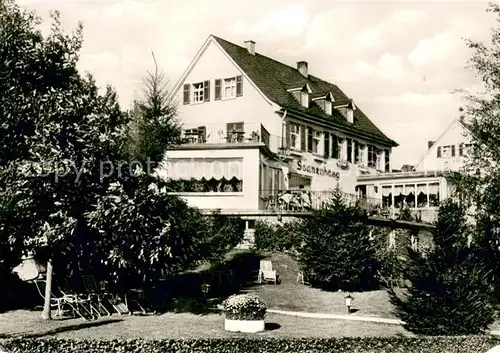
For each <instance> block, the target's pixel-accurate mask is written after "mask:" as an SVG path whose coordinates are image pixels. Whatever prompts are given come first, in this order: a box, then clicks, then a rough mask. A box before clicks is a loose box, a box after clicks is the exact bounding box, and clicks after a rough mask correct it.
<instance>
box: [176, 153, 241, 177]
mask: <svg viewBox="0 0 500 353" xmlns="http://www.w3.org/2000/svg"><path fill="white" fill-rule="evenodd" d="M166 169H167V177H168V178H169V179H174V180H189V179H196V180H201V179H206V180H210V179H212V178H213V179H216V180H220V179H223V178H224V179H226V180H231V179H232V178H237V179H239V180H242V179H243V159H242V158H172V159H167V163H166Z"/></svg>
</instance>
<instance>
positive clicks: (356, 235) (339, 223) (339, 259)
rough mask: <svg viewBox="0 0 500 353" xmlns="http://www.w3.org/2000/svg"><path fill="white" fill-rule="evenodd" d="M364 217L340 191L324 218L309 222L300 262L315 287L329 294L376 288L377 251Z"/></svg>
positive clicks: (326, 206) (326, 207) (333, 197)
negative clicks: (348, 203) (329, 292)
mask: <svg viewBox="0 0 500 353" xmlns="http://www.w3.org/2000/svg"><path fill="white" fill-rule="evenodd" d="M360 217H361V212H360V210H359V209H358V208H357V207H350V206H348V205H347V204H346V201H345V200H344V197H343V194H342V192H341V191H340V190H339V189H336V190H335V191H334V193H333V195H332V199H331V202H330V203H329V204H327V205H325V209H324V211H323V215H319V214H317V215H316V216H315V217H313V218H311V219H309V220H308V221H307V223H306V225H305V227H304V228H303V234H302V237H303V240H304V242H303V246H302V247H301V249H300V253H299V261H300V263H301V265H302V267H303V269H304V272H305V273H306V276H308V278H309V281H310V283H311V284H312V285H314V286H318V287H321V288H323V289H328V290H337V289H342V290H366V289H373V288H374V287H376V285H377V283H376V279H375V273H376V263H377V262H376V260H375V253H376V247H375V244H374V242H372V240H371V239H370V229H369V227H367V226H365V225H364V224H363V223H361V222H360Z"/></svg>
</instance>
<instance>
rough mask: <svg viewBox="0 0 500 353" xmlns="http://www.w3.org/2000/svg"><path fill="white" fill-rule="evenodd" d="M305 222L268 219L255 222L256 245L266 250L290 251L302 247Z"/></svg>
mask: <svg viewBox="0 0 500 353" xmlns="http://www.w3.org/2000/svg"><path fill="white" fill-rule="evenodd" d="M304 224H305V223H304V222H303V221H302V220H297V221H292V222H287V223H284V224H278V223H271V222H268V221H257V222H255V247H256V248H257V249H258V250H265V251H289V250H296V249H298V248H300V246H301V243H302V239H303V237H302V235H303V231H302V229H303V227H304Z"/></svg>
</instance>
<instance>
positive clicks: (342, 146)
mask: <svg viewBox="0 0 500 353" xmlns="http://www.w3.org/2000/svg"><path fill="white" fill-rule="evenodd" d="M337 138H338V144H339V160H341V161H346V160H347V156H346V154H347V146H346V139H345V138H344V137H337Z"/></svg>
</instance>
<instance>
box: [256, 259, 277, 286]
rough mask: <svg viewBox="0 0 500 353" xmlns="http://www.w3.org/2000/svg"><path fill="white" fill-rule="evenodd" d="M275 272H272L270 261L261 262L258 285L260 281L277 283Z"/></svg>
mask: <svg viewBox="0 0 500 353" xmlns="http://www.w3.org/2000/svg"><path fill="white" fill-rule="evenodd" d="M277 277H278V276H277V275H276V270H273V263H272V262H271V261H266V260H262V261H261V262H260V268H259V278H258V280H259V283H262V281H266V282H274V284H276V283H277Z"/></svg>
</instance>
